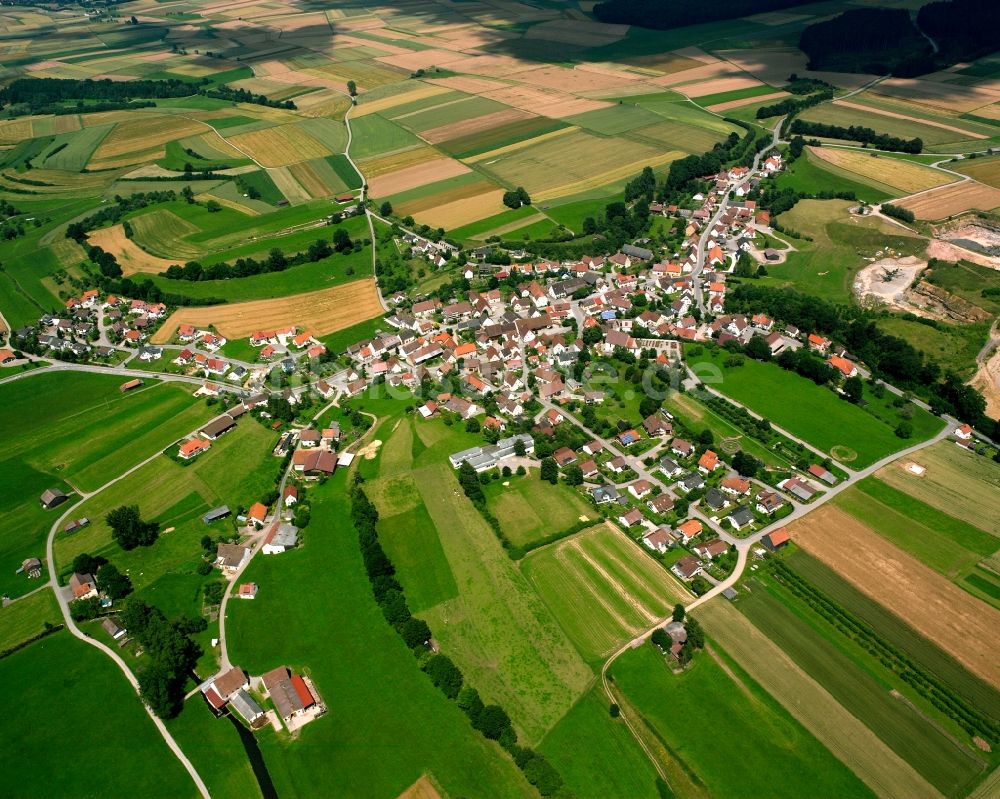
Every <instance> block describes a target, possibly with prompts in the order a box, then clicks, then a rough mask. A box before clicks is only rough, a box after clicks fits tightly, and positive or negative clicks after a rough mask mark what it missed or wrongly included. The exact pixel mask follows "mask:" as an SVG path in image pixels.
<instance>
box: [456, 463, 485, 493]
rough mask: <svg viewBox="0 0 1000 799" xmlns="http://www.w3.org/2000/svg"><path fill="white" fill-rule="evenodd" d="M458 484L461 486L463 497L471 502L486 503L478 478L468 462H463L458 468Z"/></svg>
mask: <svg viewBox="0 0 1000 799" xmlns="http://www.w3.org/2000/svg"><path fill="white" fill-rule="evenodd" d="M458 482H459V485H461V486H462V490H463V491H464V492H465V496H467V497H468V498H469V499H471V500H472V501H473V502H485V501H486V495H485V494H484V493H483V487H482V486H481V485H480V483H479V476H478V475H477V474H476V470H475V468H474V467H473V465H472V464H471V463H469V462H468V461H463V462H462V465H461V466H459V467H458Z"/></svg>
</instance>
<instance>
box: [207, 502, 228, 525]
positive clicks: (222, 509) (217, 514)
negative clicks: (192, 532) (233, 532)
mask: <svg viewBox="0 0 1000 799" xmlns="http://www.w3.org/2000/svg"><path fill="white" fill-rule="evenodd" d="M229 513H230V511H229V506H228V505H220V506H219V507H218V508H212V510H210V511H209V512H208V513H206V514H205V515H204V516H202V517H201V520H202V521H203V522H205V524H211V523H212V522H214V521H218V520H219V519H225V518H226V517H227V516H228V515H229Z"/></svg>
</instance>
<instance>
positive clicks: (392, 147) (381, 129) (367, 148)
mask: <svg viewBox="0 0 1000 799" xmlns="http://www.w3.org/2000/svg"><path fill="white" fill-rule="evenodd" d="M351 130H352V131H353V133H354V138H353V140H352V142H351V157H352V158H354V159H360V158H371V157H373V156H376V155H384V154H386V153H391V152H395V151H396V150H406V149H409V148H410V147H416V146H418V145H419V144H420V139H418V138H417V137H416V136H414V135H413V134H412V133H410V132H409V131H408V130H406V129H405V128H403V127H401V126H400V125H397V124H395V123H394V122H390V121H389V120H388V119H386V118H385V117H382V116H379V115H378V114H368V115H367V116H363V117H358V118H357V119H353V120H351Z"/></svg>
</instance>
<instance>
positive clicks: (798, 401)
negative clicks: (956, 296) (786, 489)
mask: <svg viewBox="0 0 1000 799" xmlns="http://www.w3.org/2000/svg"><path fill="white" fill-rule="evenodd" d="M723 360H724V356H722V355H719V354H717V355H715V356H714V357H713V356H712V355H711V354H709V353H708V352H705V353H703V354H702V355H698V356H693V357H691V358H689V362H690V363H691V365H692V367H694V369H695V371H696V372H697V373H698V374H699V375H700V376H701V377H702V378H703V379H706V380H708V379H711V378H710V377H709V376H710V375H713V374H714V375H721V380H718V378H716V379H715V380H714V381H713V382H710V383H709V385H711V386H712V387H713V388H715V389H716V390H717V391H720V392H722V393H723V394H725V395H726V396H728V397H731V398H732V399H734V400H736V401H737V402H740V403H743V404H745V405H747V406H748V407H749V408H750V409H751V410H753V411H756V412H757V413H759V414H761V415H763V416H764V417H766V418H768V419H770V420H771V421H772V422H774V423H775V424H777V425H778V426H780V427H782V428H784V429H785V430H787V431H788V432H790V433H791V434H792V435H795V436H798V437H800V438H802V439H804V440H806V441H808V442H809V443H810V444H812V445H813V446H815V447H817V448H818V449H820V450H822V451H824V452H828V453H831V454H833V453H834V452H836V456H835V457H838V459H839V460H841V461H842V462H845V463H846V464H847V465H848V466H851V467H853V468H858V467H861V466H866V465H869V464H871V463H874V462H875V461H877V460H879V459H880V458H882V457H885V456H886V455H888V454H889V453H891V452H895V451H896V450H899V449H903V448H904V447H905V446H907V442H906V441H904V440H903V439H900V438H898V437H897V436H896V435H895V434H894V433H893V428H892V427H890V426H889V425H888V424H885V423H883V422H882V421H880V420H879V419H877V418H876V417H875V416H873V415H872V414H870V413H867V412H866V411H863V410H861V408H859V407H858V406H856V405H851V404H850V403H848V402H845V401H844V400H842V399H840V398H839V397H838V396H837V395H836V394H834V393H833V392H832V391H830V390H829V389H826V388H821V387H820V386H817V385H816V384H815V383H812V382H810V381H809V380H806V379H805V378H803V377H800V376H799V375H797V374H795V373H793V372H788V371H785V370H784V369H782V368H781V367H779V366H777V365H776V364H769V363H760V362H757V361H752V360H750V359H747V360H746V361H745V362H744V364H743V365H742V366H739V367H735V368H727V367H725V366H723ZM921 414H923V416H924V417H926V419H924V418H923V417H921V416H920V415H921ZM942 425H943V423H942V422H941V421H940V420H937V419H935V418H934V417H932V416H931V415H930V414H928V413H927V412H926V411H922V410H920V409H915V413H914V417H913V427H914V433H913V436H914V437H913V439H910V443H914V442H916V441H919V440H920V439H921V436H922V435H923V434H926V435H923V437H924V438H926V437H929V436H930V435H933V434H934V433H936V432H937V431H938V430H940V429H941V426H942ZM851 453H853V454H854V457H853V458H851V457H850V455H851Z"/></svg>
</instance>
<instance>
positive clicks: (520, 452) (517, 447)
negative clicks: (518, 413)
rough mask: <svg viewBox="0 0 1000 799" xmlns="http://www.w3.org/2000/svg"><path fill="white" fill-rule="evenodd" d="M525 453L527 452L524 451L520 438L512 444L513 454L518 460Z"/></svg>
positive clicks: (522, 441)
mask: <svg viewBox="0 0 1000 799" xmlns="http://www.w3.org/2000/svg"><path fill="white" fill-rule="evenodd" d="M525 452H527V450H526V449H525V446H524V440H523V439H520V438H519V439H517V440H516V441H515V442H514V454H515V455H517V457H519V458H523V457H524V454H525Z"/></svg>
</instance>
